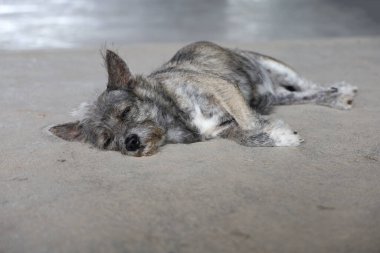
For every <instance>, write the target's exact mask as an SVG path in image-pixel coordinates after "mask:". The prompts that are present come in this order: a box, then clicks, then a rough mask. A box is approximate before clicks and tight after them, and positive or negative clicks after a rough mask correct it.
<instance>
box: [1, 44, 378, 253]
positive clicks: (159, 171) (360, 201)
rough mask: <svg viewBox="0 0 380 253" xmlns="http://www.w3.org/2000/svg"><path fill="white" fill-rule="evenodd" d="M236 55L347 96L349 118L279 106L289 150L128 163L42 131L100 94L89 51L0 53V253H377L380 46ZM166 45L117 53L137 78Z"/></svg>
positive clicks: (101, 73) (174, 155)
mask: <svg viewBox="0 0 380 253" xmlns="http://www.w3.org/2000/svg"><path fill="white" fill-rule="evenodd" d="M232 46H238V45H232ZM241 46H242V47H245V48H250V49H254V50H258V51H260V52H263V53H267V54H270V55H273V56H275V57H279V58H281V59H283V60H285V61H287V62H289V63H290V64H292V65H293V66H294V67H296V68H297V69H298V70H299V71H300V72H302V73H303V74H304V75H305V76H307V77H309V78H312V79H314V80H316V81H318V82H321V83H324V82H329V81H336V80H346V81H348V82H351V83H353V84H355V85H357V86H359V89H360V93H359V95H358V97H357V100H356V102H355V106H354V109H353V110H352V111H337V110H333V109H329V108H325V107H318V106H313V105H300V106H288V107H279V108H278V109H277V111H276V113H275V114H274V117H279V118H282V119H284V120H285V121H287V122H288V123H289V124H290V125H291V126H292V127H293V128H294V129H297V130H298V131H299V132H300V134H301V135H302V136H303V137H304V138H305V139H306V142H305V143H304V144H303V145H301V146H300V147H297V148H247V147H243V146H239V145H237V144H235V143H233V142H229V141H225V140H215V141H210V142H204V143H196V144H191V145H168V146H165V147H164V148H162V150H161V152H159V153H158V154H157V155H155V156H152V157H148V158H132V157H126V156H122V155H121V154H119V153H117V152H105V151H98V150H96V149H93V148H90V147H89V146H88V145H86V144H80V143H68V142H64V141H61V140H59V139H56V138H55V137H53V136H49V135H47V133H46V132H45V130H44V129H45V128H46V126H48V125H50V124H53V123H61V122H66V121H69V120H71V118H70V116H69V115H68V112H69V111H70V110H71V109H72V108H73V107H75V106H77V105H78V104H79V103H80V102H82V101H84V100H87V99H91V98H93V97H94V96H95V94H96V90H98V91H100V90H102V89H103V88H104V85H105V83H106V74H105V70H104V67H103V66H102V61H101V57H100V54H99V52H98V50H97V49H75V50H50V51H49V50H42V51H25V52H10V51H2V52H0V87H1V92H0V107H1V110H0V138H1V148H0V180H1V182H0V252H7V253H8V252H9V253H11V252H12V253H13V252H14V253H16V252H29V253H33V252H36V253H37V252H39V253H41V252H49V253H50V252H260V253H263V252H289V253H297V252H334V253H339V252H342V253H348V252H355V253H357V252H365V253H371V252H380V183H379V182H380V162H379V160H380V127H379V126H380V102H379V101H380V99H379V97H380V86H379V77H380V74H379V64H380V38H372V39H365V38H363V39H339V40H316V41H283V42H273V43H256V44H249V45H241ZM178 47H179V45H176V44H165V45H139V46H128V47H119V48H118V51H119V52H120V54H121V55H122V56H123V57H125V58H126V59H127V61H128V62H129V64H130V66H131V69H132V70H133V71H135V72H145V73H147V72H149V71H150V70H152V69H153V67H154V66H157V65H158V64H159V63H161V62H163V61H164V60H165V59H168V57H170V56H171V55H172V54H173V53H174V52H175V50H176V49H178Z"/></svg>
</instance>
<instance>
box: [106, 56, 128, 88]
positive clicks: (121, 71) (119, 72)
mask: <svg viewBox="0 0 380 253" xmlns="http://www.w3.org/2000/svg"><path fill="white" fill-rule="evenodd" d="M105 61H106V66H107V71H108V84H107V90H117V89H123V88H124V89H125V88H128V83H129V81H130V80H131V78H132V74H131V72H130V71H129V68H128V66H127V64H126V63H125V61H123V59H121V58H120V56H118V55H117V54H116V53H114V52H112V51H111V50H107V53H106V57H105Z"/></svg>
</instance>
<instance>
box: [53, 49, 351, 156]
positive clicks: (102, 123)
mask: <svg viewBox="0 0 380 253" xmlns="http://www.w3.org/2000/svg"><path fill="white" fill-rule="evenodd" d="M105 63H106V66H107V71H108V84H107V89H106V90H105V91H104V92H103V93H102V94H101V95H100V96H99V97H98V99H97V100H96V101H95V102H94V103H93V104H92V105H90V106H89V107H88V110H87V112H86V115H85V117H84V118H83V119H82V120H80V121H78V122H72V123H66V124H63V125H57V126H54V127H52V128H51V129H50V131H51V132H53V133H54V134H55V135H57V136H59V137H61V138H63V139H65V140H69V141H74V140H76V141H85V142H89V143H92V144H93V145H95V146H96V147H98V148H100V149H107V150H117V151H120V152H121V153H123V154H127V155H133V156H147V155H152V154H154V153H156V152H157V150H158V147H160V146H162V145H164V144H166V143H192V142H198V141H203V140H207V139H211V138H217V137H220V138H228V139H232V140H234V141H236V142H237V143H239V144H241V145H246V146H252V147H253V146H297V145H299V144H300V143H301V142H302V139H301V138H300V137H299V136H298V134H297V133H296V132H294V131H292V130H291V129H290V128H289V127H288V126H287V125H286V124H285V123H283V122H282V121H280V120H269V119H268V118H267V117H266V116H263V115H264V114H268V113H269V112H270V111H271V108H272V106H273V105H279V104H295V103H316V104H321V105H327V106H330V107H335V108H338V109H349V108H351V106H352V100H353V97H354V95H355V93H356V91H357V88H356V87H354V86H351V85H349V84H346V83H338V84H335V85H333V86H331V87H323V86H319V85H317V84H314V83H312V82H310V81H307V80H306V79H303V78H302V77H300V76H299V75H298V74H297V73H296V72H295V71H294V70H292V69H291V68H290V67H289V66H287V65H286V64H284V63H282V62H280V61H278V60H276V59H274V58H271V57H268V56H264V55H261V54H258V53H254V52H251V51H245V50H239V49H228V48H224V47H221V46H218V45H216V44H214V43H211V42H196V43H193V44H190V45H188V46H185V47H184V48H182V49H180V50H179V51H178V52H177V53H176V54H175V55H174V56H173V58H172V59H170V60H169V61H168V62H167V63H165V64H164V65H163V66H161V67H160V68H159V69H157V70H156V71H154V72H153V73H151V74H150V75H148V76H142V75H132V74H131V72H130V71H129V69H128V66H127V64H126V63H125V62H124V61H123V60H122V59H121V58H120V57H119V56H118V55H117V54H115V53H114V52H112V51H109V50H107V52H106V56H105Z"/></svg>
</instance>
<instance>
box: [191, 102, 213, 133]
mask: <svg viewBox="0 0 380 253" xmlns="http://www.w3.org/2000/svg"><path fill="white" fill-rule="evenodd" d="M194 109H195V114H194V118H193V124H194V125H195V127H196V128H198V130H199V133H200V134H201V135H204V136H206V137H215V136H216V135H217V134H218V132H219V131H216V130H217V126H218V125H219V117H218V116H217V115H214V116H212V117H211V118H206V117H205V116H204V115H203V114H202V112H201V109H200V108H199V106H198V105H196V106H195V108H194Z"/></svg>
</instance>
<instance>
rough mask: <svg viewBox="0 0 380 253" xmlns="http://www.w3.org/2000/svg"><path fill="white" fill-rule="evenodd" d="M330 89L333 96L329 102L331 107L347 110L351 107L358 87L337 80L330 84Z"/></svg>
mask: <svg viewBox="0 0 380 253" xmlns="http://www.w3.org/2000/svg"><path fill="white" fill-rule="evenodd" d="M330 89H331V90H332V95H333V96H334V98H335V99H334V100H332V101H331V103H330V106H331V107H333V108H337V109H340V110H349V109H351V108H352V104H353V102H354V97H355V95H356V93H357V92H358V87H356V86H353V85H351V84H349V83H346V82H339V83H336V84H334V85H333V86H331V88H330Z"/></svg>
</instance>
